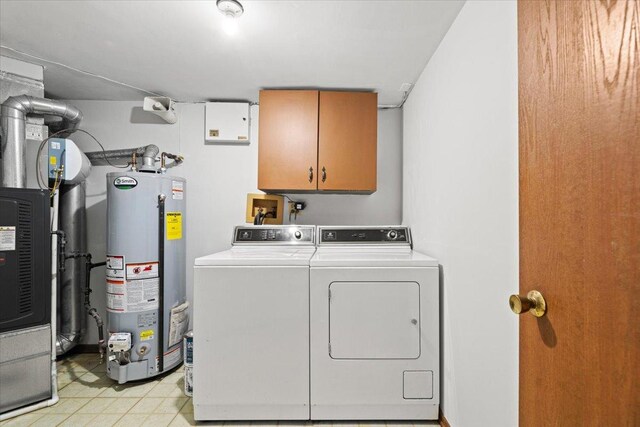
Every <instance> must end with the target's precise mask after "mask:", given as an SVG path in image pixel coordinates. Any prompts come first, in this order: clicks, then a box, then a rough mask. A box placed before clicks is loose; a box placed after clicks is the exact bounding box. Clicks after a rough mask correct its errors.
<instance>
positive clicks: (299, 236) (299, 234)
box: [293, 231, 302, 239]
mask: <svg viewBox="0 0 640 427" xmlns="http://www.w3.org/2000/svg"><path fill="white" fill-rule="evenodd" d="M293 235H294V237H295V238H296V239H301V238H302V233H301V232H300V231H296V232H295V233H293Z"/></svg>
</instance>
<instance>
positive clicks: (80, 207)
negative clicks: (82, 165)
mask: <svg viewBox="0 0 640 427" xmlns="http://www.w3.org/2000/svg"><path fill="white" fill-rule="evenodd" d="M85 188H86V187H85V183H84V182H83V183H80V184H77V185H74V186H72V187H68V186H66V185H64V186H62V189H61V190H60V214H59V220H60V225H59V228H60V229H61V230H64V232H65V240H66V245H65V258H66V260H65V269H64V271H63V272H61V273H60V275H61V277H60V281H59V287H58V319H59V321H58V324H59V327H58V336H57V338H56V352H57V353H58V355H61V354H64V353H66V352H67V351H69V350H71V349H72V348H73V347H75V346H76V345H77V344H78V342H79V341H80V338H81V337H82V336H83V335H84V333H85V330H86V323H87V317H86V315H85V310H84V292H83V291H84V290H83V284H84V283H85V278H84V274H85V268H84V264H85V262H84V260H83V259H81V258H79V257H76V256H74V255H75V254H82V253H85V252H87V235H86V230H87V218H86V216H87V214H86V194H85V193H86V190H85Z"/></svg>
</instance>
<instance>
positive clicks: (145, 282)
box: [107, 262, 160, 313]
mask: <svg viewBox="0 0 640 427" xmlns="http://www.w3.org/2000/svg"><path fill="white" fill-rule="evenodd" d="M124 270H125V271H126V279H125V277H121V276H120V275H119V274H109V273H108V274H107V310H108V311H111V312H116V313H136V312H141V311H148V310H156V309H157V308H158V305H159V297H160V278H159V277H158V263H157V262H147V263H137V264H126V268H125V269H124ZM107 271H108V272H109V270H107ZM115 271H117V270H115ZM122 276H124V275H122Z"/></svg>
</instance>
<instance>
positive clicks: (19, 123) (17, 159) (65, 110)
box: [0, 95, 82, 188]
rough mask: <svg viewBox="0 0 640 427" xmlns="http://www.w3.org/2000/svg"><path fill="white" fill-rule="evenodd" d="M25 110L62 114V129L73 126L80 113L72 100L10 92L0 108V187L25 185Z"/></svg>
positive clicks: (26, 112) (23, 186) (80, 115)
mask: <svg viewBox="0 0 640 427" xmlns="http://www.w3.org/2000/svg"><path fill="white" fill-rule="evenodd" d="M27 114H43V115H49V116H57V117H61V118H62V120H63V121H64V128H63V129H71V130H73V129H75V128H76V126H77V125H78V123H79V122H80V120H82V113H81V112H80V110H79V109H78V108H76V107H74V106H73V105H71V104H67V103H66V102H62V101H54V100H51V99H46V98H36V97H33V96H28V95H20V96H12V97H10V98H7V100H6V101H5V102H4V103H3V104H2V107H1V108H0V128H1V133H0V138H1V141H2V147H1V150H2V174H1V176H0V178H1V179H0V185H1V186H3V187H14V188H25V187H26V186H27V165H26V155H25V140H26V136H25V121H26V117H27Z"/></svg>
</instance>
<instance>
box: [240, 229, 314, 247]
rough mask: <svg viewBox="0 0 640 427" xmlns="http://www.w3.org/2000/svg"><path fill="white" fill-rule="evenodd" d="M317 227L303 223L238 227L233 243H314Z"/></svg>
mask: <svg viewBox="0 0 640 427" xmlns="http://www.w3.org/2000/svg"><path fill="white" fill-rule="evenodd" d="M314 243H315V227H313V226H302V225H285V226H256V227H242V226H239V227H236V229H235V233H234V236H233V244H234V245H237V244H251V245H254V244H272V245H273V244H279V245H301V244H307V245H313V244H314Z"/></svg>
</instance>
